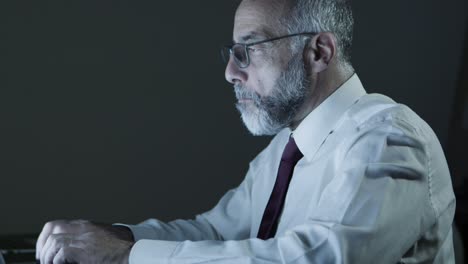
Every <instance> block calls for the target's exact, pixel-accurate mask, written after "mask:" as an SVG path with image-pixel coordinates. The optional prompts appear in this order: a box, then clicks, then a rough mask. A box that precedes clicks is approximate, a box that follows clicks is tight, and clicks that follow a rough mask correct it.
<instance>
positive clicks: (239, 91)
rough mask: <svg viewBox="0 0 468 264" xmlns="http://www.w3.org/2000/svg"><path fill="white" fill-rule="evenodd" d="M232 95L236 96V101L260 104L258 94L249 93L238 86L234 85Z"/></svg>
mask: <svg viewBox="0 0 468 264" xmlns="http://www.w3.org/2000/svg"><path fill="white" fill-rule="evenodd" d="M234 93H235V95H236V98H237V100H241V99H251V100H253V101H254V102H260V101H261V97H260V95H259V94H257V93H256V92H254V91H251V90H249V89H247V88H246V87H244V86H243V85H240V84H235V85H234Z"/></svg>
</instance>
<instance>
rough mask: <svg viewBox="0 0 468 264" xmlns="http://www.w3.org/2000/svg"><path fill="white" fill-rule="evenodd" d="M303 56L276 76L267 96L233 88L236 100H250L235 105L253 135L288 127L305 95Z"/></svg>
mask: <svg viewBox="0 0 468 264" xmlns="http://www.w3.org/2000/svg"><path fill="white" fill-rule="evenodd" d="M301 55H302V54H300V53H298V54H296V55H295V56H293V58H292V59H291V60H290V61H289V63H288V66H287V68H286V70H285V71H284V72H283V73H282V74H281V75H280V77H278V79H277V80H276V83H275V86H274V87H273V90H272V92H271V94H270V95H268V96H264V97H261V96H260V95H259V94H257V93H256V92H254V91H252V90H249V89H247V88H245V87H243V86H241V85H235V86H234V91H235V93H236V98H237V99H238V100H239V99H241V98H242V99H251V100H252V103H251V104H246V103H239V102H238V103H237V104H236V108H237V110H239V112H240V114H241V118H242V121H243V122H244V124H245V126H246V127H247V129H248V130H249V131H250V133H252V134H253V135H256V136H261V135H275V134H277V133H278V132H279V131H281V130H282V129H283V128H285V127H288V126H290V125H291V123H292V121H293V119H294V117H295V116H296V115H297V113H298V112H299V109H300V107H301V106H302V105H303V104H304V101H305V98H306V96H307V94H308V86H309V81H308V79H307V75H306V71H305V69H304V63H303V60H302V56H301Z"/></svg>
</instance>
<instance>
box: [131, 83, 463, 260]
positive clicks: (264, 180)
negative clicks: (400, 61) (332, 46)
mask: <svg viewBox="0 0 468 264" xmlns="http://www.w3.org/2000/svg"><path fill="white" fill-rule="evenodd" d="M291 132H292V131H291V130H290V129H288V128H286V129H284V130H283V131H281V132H280V133H279V134H278V135H276V136H275V137H274V138H273V140H272V141H271V143H270V144H269V145H268V146H267V147H266V148H265V149H264V150H263V151H262V152H261V153H260V154H259V155H258V156H257V157H256V158H255V159H254V160H253V161H252V162H251V163H250V167H249V170H248V172H247V175H246V177H245V179H244V180H243V182H242V183H241V184H240V185H239V186H238V187H237V188H235V189H233V190H230V191H228V192H227V193H226V194H225V195H224V196H223V197H222V199H221V200H220V201H219V203H218V204H217V205H216V206H215V207H214V208H213V209H212V210H210V211H208V212H206V213H203V214H200V215H198V216H197V217H196V218H195V219H194V220H175V221H172V222H169V223H164V222H161V221H158V220H155V219H149V220H146V221H145V222H143V223H141V224H138V225H134V226H129V228H130V229H131V230H132V232H133V235H134V237H135V240H136V241H137V242H136V243H135V245H134V246H133V248H132V250H131V252H130V259H129V261H130V264H146V263H173V264H179V263H223V264H224V263H233V264H242V263H249V264H260V263H261V264H266V263H297V264H299V263H326V264H328V263H398V262H401V263H454V254H453V245H452V229H451V225H452V221H453V217H454V212H455V197H454V194H453V189H452V183H451V180H450V174H449V170H448V168H447V163H446V160H445V157H444V154H443V151H442V148H441V146H440V144H439V141H438V140H437V137H436V135H435V134H434V132H433V131H432V130H431V128H430V127H429V126H428V125H427V124H426V123H425V122H424V121H423V120H422V119H421V118H420V117H418V116H417V115H416V114H415V113H414V112H413V111H411V110H410V109H409V108H408V107H406V106H404V105H401V104H397V103H395V102H394V101H392V100H391V99H390V98H388V97H386V96H383V95H379V94H366V92H365V90H364V88H363V87H362V84H361V82H360V80H359V78H358V77H357V75H354V76H353V77H351V78H350V79H349V80H348V81H347V82H346V83H345V84H343V85H342V86H341V87H340V88H339V89H338V90H337V91H336V92H335V93H333V94H332V95H331V96H330V97H329V98H328V99H326V100H325V101H324V102H323V103H322V104H320V105H319V106H318V107H317V108H316V109H315V110H313V111H312V112H311V113H310V114H309V115H308V116H307V117H306V118H305V119H304V120H303V121H302V123H301V124H300V125H299V126H298V127H297V129H296V130H295V131H294V132H293V137H294V139H295V141H296V143H297V145H298V147H299V149H300V150H301V152H302V153H303V154H304V157H303V158H302V159H301V160H300V161H299V162H298V163H297V165H296V167H295V169H294V174H293V177H292V180H291V183H290V185H289V189H288V193H287V197H286V201H285V205H284V209H283V212H282V215H281V218H280V220H279V224H278V229H277V233H276V235H275V237H274V238H272V239H269V240H260V239H257V238H256V236H257V232H258V228H259V226H260V222H261V219H262V215H263V212H264V210H265V207H266V204H267V202H268V199H269V197H270V194H271V191H272V188H273V185H274V183H275V179H276V175H277V170H278V166H279V163H280V158H281V155H282V152H283V149H284V147H285V145H286V143H287V142H288V138H289V136H290V134H291Z"/></svg>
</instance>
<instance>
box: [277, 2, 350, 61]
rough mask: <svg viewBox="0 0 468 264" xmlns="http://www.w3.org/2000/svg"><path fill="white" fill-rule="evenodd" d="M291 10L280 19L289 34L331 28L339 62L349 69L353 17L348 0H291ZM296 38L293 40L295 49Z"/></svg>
mask: <svg viewBox="0 0 468 264" xmlns="http://www.w3.org/2000/svg"><path fill="white" fill-rule="evenodd" d="M289 2H290V8H291V9H290V12H287V15H286V17H284V18H283V19H282V21H281V22H282V24H283V25H284V26H286V30H287V31H288V33H289V34H294V33H300V32H316V33H318V32H331V33H333V34H334V35H335V37H336V38H337V42H338V43H337V45H338V52H337V57H338V61H339V62H340V64H341V66H343V67H345V68H347V69H352V66H351V48H352V42H353V27H354V18H353V13H352V10H351V4H350V0H291V1H289ZM296 39H297V38H296ZM299 43H300V42H299V41H295V43H294V44H293V50H296V49H297V48H298V45H299Z"/></svg>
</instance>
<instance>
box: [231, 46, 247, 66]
mask: <svg viewBox="0 0 468 264" xmlns="http://www.w3.org/2000/svg"><path fill="white" fill-rule="evenodd" d="M232 54H233V55H234V59H235V60H236V62H237V64H238V65H239V67H241V68H245V67H247V65H248V64H249V59H248V58H247V49H246V47H245V45H242V44H235V45H234V46H232Z"/></svg>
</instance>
